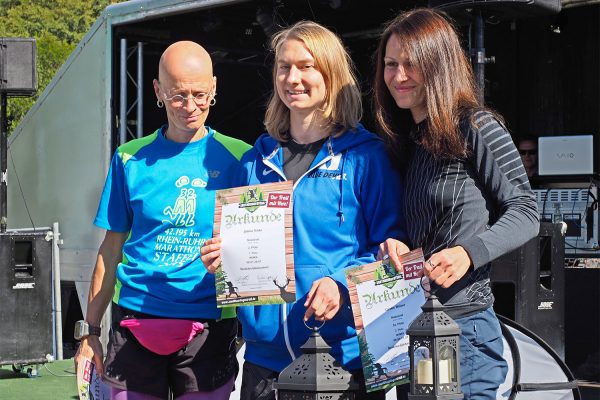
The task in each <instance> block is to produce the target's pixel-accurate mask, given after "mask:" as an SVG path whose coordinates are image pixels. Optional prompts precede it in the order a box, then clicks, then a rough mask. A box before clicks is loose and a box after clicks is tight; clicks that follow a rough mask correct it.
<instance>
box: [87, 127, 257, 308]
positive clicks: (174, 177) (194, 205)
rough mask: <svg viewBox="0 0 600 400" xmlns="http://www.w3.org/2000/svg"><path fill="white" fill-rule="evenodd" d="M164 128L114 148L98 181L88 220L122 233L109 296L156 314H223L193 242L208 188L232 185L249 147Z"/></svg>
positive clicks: (201, 234)
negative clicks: (171, 136) (188, 137)
mask: <svg viewBox="0 0 600 400" xmlns="http://www.w3.org/2000/svg"><path fill="white" fill-rule="evenodd" d="M164 129H165V127H163V128H161V129H159V130H157V131H156V132H154V133H153V134H151V135H149V136H146V137H144V138H141V139H137V140H133V141H131V142H128V143H126V144H124V145H122V146H120V147H119V148H118V149H117V152H116V153H115V155H114V156H113V159H112V162H111V166H110V170H109V172H108V176H107V178H106V183H105V186H104V191H103V193H102V198H101V200H100V205H99V207H98V213H97V214H96V219H95V221H94V223H95V224H96V225H97V226H99V227H101V228H105V229H108V230H111V231H116V232H129V235H128V237H127V240H126V242H125V244H124V245H123V260H122V261H121V263H119V265H118V267H117V273H116V285H115V294H114V296H113V301H114V302H115V303H117V304H119V305H120V306H122V307H126V308H128V309H131V310H134V311H140V312H143V313H147V314H151V315H156V316H164V317H173V318H207V319H218V318H223V317H226V316H230V315H232V313H229V314H227V315H222V314H221V310H220V309H217V308H216V303H215V280H214V276H213V275H212V274H209V273H207V271H206V268H204V266H203V264H202V261H201V260H200V247H201V246H202V245H203V244H204V242H205V241H206V240H207V239H209V238H210V237H212V231H213V217H214V206H215V193H214V191H215V190H217V189H223V188H227V187H231V186H232V182H233V179H234V175H235V173H236V171H238V166H239V160H240V158H241V156H242V155H243V154H244V153H245V152H246V151H247V150H248V149H249V148H250V146H249V145H247V144H246V143H244V142H242V141H240V140H237V139H233V138H230V137H227V136H224V135H222V134H220V133H218V132H215V131H214V130H212V129H210V128H207V131H208V134H207V135H206V136H205V137H204V138H202V139H200V140H198V141H195V142H191V143H176V142H172V141H169V140H167V139H166V138H165V137H164V135H163V131H164ZM224 310H227V309H224ZM224 314H225V313H224Z"/></svg>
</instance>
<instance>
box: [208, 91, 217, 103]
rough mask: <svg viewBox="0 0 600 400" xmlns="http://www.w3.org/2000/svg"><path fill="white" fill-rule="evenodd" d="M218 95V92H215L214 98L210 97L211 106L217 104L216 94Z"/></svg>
mask: <svg viewBox="0 0 600 400" xmlns="http://www.w3.org/2000/svg"><path fill="white" fill-rule="evenodd" d="M216 95H217V93H216V92H215V94H213V96H212V99H210V102H209V103H208V105H209V106H214V105H215V104H217V99H215V96H216Z"/></svg>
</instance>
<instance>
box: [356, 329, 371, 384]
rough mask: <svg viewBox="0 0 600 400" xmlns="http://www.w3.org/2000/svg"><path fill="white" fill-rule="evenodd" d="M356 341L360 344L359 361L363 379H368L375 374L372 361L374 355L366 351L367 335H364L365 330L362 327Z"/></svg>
mask: <svg viewBox="0 0 600 400" xmlns="http://www.w3.org/2000/svg"><path fill="white" fill-rule="evenodd" d="M358 342H359V345H360V350H361V352H360V361H361V362H362V365H363V370H364V374H365V379H370V378H372V377H373V376H375V370H374V368H373V363H374V362H375V356H374V355H373V354H371V353H370V352H369V351H367V337H366V336H365V330H364V329H363V330H362V331H361V332H360V333H359V334H358Z"/></svg>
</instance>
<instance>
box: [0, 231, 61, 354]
mask: <svg viewBox="0 0 600 400" xmlns="http://www.w3.org/2000/svg"><path fill="white" fill-rule="evenodd" d="M0 304H1V305H2V306H1V307H0V365H5V364H23V365H24V364H36V363H37V364H39V363H45V362H47V360H46V354H52V350H53V331H54V330H53V325H52V241H51V240H46V232H35V233H17V232H4V233H0Z"/></svg>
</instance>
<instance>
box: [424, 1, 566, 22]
mask: <svg viewBox="0 0 600 400" xmlns="http://www.w3.org/2000/svg"><path fill="white" fill-rule="evenodd" d="M429 6H430V7H436V8H439V9H441V10H444V11H446V12H447V13H448V14H450V15H451V16H453V17H454V18H458V19H464V18H468V16H469V13H470V12H471V10H481V11H482V12H484V13H485V15H493V16H494V17H495V18H496V19H518V18H524V17H534V16H538V15H548V14H556V13H558V12H560V10H561V2H560V0H429Z"/></svg>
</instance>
